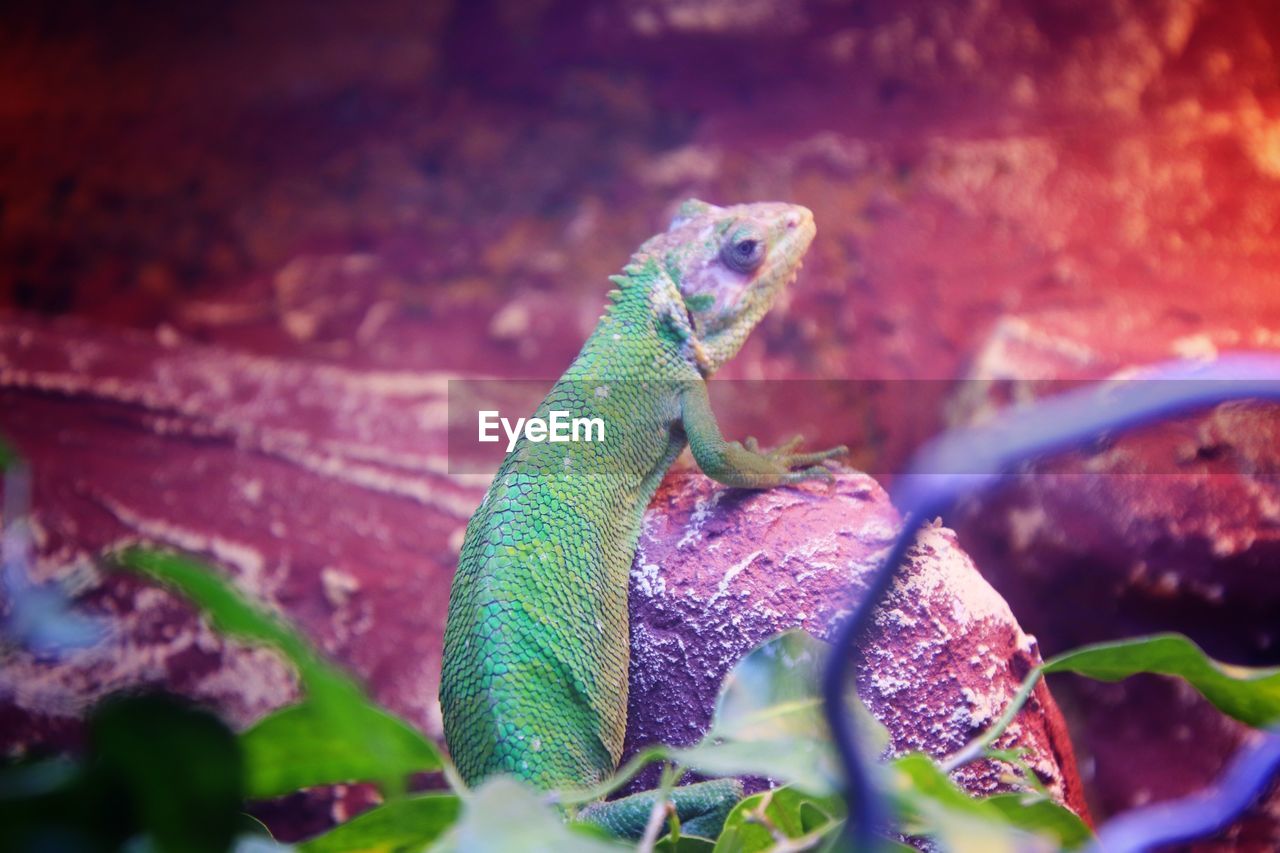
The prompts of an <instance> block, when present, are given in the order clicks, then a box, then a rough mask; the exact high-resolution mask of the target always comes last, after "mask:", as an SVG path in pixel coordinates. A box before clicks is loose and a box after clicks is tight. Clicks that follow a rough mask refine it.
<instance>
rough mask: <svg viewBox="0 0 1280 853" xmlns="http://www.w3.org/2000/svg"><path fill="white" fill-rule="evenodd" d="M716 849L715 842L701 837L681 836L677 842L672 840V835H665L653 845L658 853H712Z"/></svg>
mask: <svg viewBox="0 0 1280 853" xmlns="http://www.w3.org/2000/svg"><path fill="white" fill-rule="evenodd" d="M715 847H716V843H715V842H714V841H712V840H711V839H710V838H703V837H702V836H700V835H681V836H680V838H679V839H678V840H675V841H672V840H671V836H670V835H664V836H662V837H661V838H659V839H658V843H657V844H655V845H653V849H654V850H655V851H657V853H712V851H713V850H715Z"/></svg>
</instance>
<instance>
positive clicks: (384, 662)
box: [0, 321, 484, 837]
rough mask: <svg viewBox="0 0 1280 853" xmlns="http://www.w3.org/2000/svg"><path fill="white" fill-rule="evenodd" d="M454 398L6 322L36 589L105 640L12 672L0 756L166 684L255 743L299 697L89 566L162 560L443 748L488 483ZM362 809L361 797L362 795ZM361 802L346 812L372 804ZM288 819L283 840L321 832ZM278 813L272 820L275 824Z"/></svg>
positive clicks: (13, 419)
mask: <svg viewBox="0 0 1280 853" xmlns="http://www.w3.org/2000/svg"><path fill="white" fill-rule="evenodd" d="M444 407H445V402H444V380H443V379H442V378H439V377H435V376H431V375H422V374H412V375H410V374H401V373H389V372H376V371H374V372H370V371H353V370H349V369H345V368H338V367H326V366H323V365H316V364H312V363H306V362H296V361H289V360H281V359H274V358H269V357H262V356H253V355H248V354H243V353H239V354H237V353H233V352H229V351H227V350H225V349H220V348H214V347H202V346H192V345H180V346H179V345H172V344H171V342H170V343H169V344H166V343H164V342H163V338H162V339H161V340H157V339H156V338H155V337H153V336H147V335H141V334H136V333H135V334H121V333H119V332H118V331H117V332H103V331H102V330H99V329H94V328H90V327H86V326H84V325H83V324H80V323H70V322H64V323H60V324H55V325H52V326H50V325H48V324H44V323H15V322H11V321H0V431H3V433H4V434H5V436H6V437H7V438H8V439H9V440H11V441H12V443H13V444H15V445H16V446H17V447H18V448H19V449H20V451H21V452H22V453H23V454H24V455H25V456H26V457H27V458H28V459H29V460H30V461H31V464H32V467H33V471H34V476H35V483H34V497H33V500H34V521H35V527H36V535H37V545H38V548H39V559H38V562H37V566H36V575H37V578H38V579H40V580H45V579H49V578H60V579H62V580H64V581H66V582H68V583H69V584H70V585H71V587H72V588H73V589H74V590H75V593H76V604H77V606H78V607H79V608H81V609H82V610H84V611H85V612H88V613H94V614H101V615H103V616H105V617H108V618H109V620H110V622H111V624H112V625H113V629H114V630H113V633H112V635H111V637H110V638H109V639H108V640H107V642H106V643H105V644H103V645H101V646H99V647H97V648H94V649H90V650H86V651H83V652H77V653H73V654H71V655H70V656H69V657H68V658H67V659H65V660H63V661H61V662H53V661H48V660H39V659H35V658H33V657H31V656H29V655H26V654H23V653H17V654H13V655H9V656H6V658H5V659H4V661H3V662H2V663H0V750H3V752H4V753H5V754H9V755H13V754H21V753H23V752H25V751H27V750H30V749H37V750H47V749H54V748H60V747H66V746H69V745H72V744H74V743H75V742H76V740H77V738H78V736H79V728H78V725H77V718H78V715H79V714H80V713H82V712H83V710H84V709H85V708H86V707H87V706H88V705H89V704H90V703H92V702H93V701H94V700H96V699H97V698H99V697H101V696H102V695H104V694H105V693H107V692H110V691H112V690H117V689H125V688H137V687H143V686H164V687H168V688H171V689H175V690H178V691H180V692H182V693H184V694H187V695H189V696H192V697H193V698H196V699H198V700H200V701H203V702H207V703H211V704H213V705H214V706H216V707H217V708H218V709H219V710H220V711H221V712H222V713H224V714H225V715H226V716H227V718H228V719H229V720H230V721H232V722H233V723H235V724H239V725H245V724H248V723H249V722H251V721H253V720H254V719H256V718H257V717H259V716H261V715H262V714H264V713H266V712H267V711H269V710H271V709H272V708H275V707H277V706H279V705H281V704H284V703H285V702H287V701H289V700H290V699H291V698H292V697H293V696H294V695H295V691H296V688H295V685H294V683H293V679H292V676H291V675H290V673H289V671H288V669H287V668H286V667H285V666H284V665H283V664H282V663H281V662H280V661H278V660H277V659H276V658H275V657H273V656H272V655H271V654H270V653H267V652H264V651H261V650H251V649H245V648H242V647H239V646H237V645H235V644H229V643H227V642H225V641H224V640H222V639H221V638H219V637H218V636H216V635H215V634H213V633H212V632H211V631H210V630H209V629H208V628H207V627H205V626H204V625H202V624H201V623H200V622H199V620H197V619H196V618H195V617H194V616H193V614H192V612H191V610H190V609H189V608H188V607H186V606H185V605H183V604H181V603H179V602H177V601H176V600H175V599H173V598H172V597H171V596H170V595H168V594H166V593H164V592H162V591H160V590H157V589H154V588H150V587H146V586H144V585H142V584H140V583H139V582H137V581H136V580H134V579H132V578H130V577H125V576H121V575H118V574H104V573H103V572H102V571H101V570H100V569H98V568H97V567H96V565H95V559H96V557H97V555H98V554H100V553H101V551H102V550H103V549H106V548H110V547H114V546H116V545H119V544H122V543H124V542H127V541H131V540H135V539H143V540H146V541H148V542H152V543H156V544H159V545H164V546H170V547H175V548H181V549H186V550H190V551H194V552H196V553H199V554H202V555H204V556H205V557H207V558H208V559H210V560H211V561H212V562H214V563H216V564H217V565H219V566H221V567H222V568H224V569H226V570H227V571H228V572H229V573H230V574H231V576H232V577H233V578H234V580H235V582H236V583H237V585H238V586H240V587H241V588H242V589H244V590H245V591H247V592H248V593H250V594H252V595H254V596H255V597H257V598H258V599H260V600H262V601H264V602H266V603H267V604H268V605H270V606H273V607H277V608H279V609H280V610H281V611H282V612H283V613H284V614H285V615H287V616H288V617H289V618H290V619H291V620H293V621H294V622H295V623H297V624H298V625H299V626H300V627H301V628H302V629H303V630H304V631H305V632H306V633H307V634H308V635H309V636H310V637H311V638H312V639H313V640H314V641H315V642H316V643H317V644H318V645H319V646H320V647H321V648H323V649H324V650H325V651H326V652H328V653H329V654H330V655H332V656H333V657H334V658H336V659H337V660H339V661H341V662H342V663H344V664H346V665H347V666H349V667H350V668H351V669H352V670H353V671H355V672H356V673H357V674H358V675H359V676H361V677H362V678H363V679H364V680H365V681H366V682H368V683H369V685H370V687H371V689H372V690H373V693H374V695H375V696H376V697H377V698H378V699H379V700H381V701H382V702H383V703H385V704H386V705H388V706H389V707H391V708H393V709H394V710H395V711H397V712H398V713H400V714H402V715H404V716H405V717H406V718H408V719H409V720H411V721H413V722H414V723H415V724H417V725H418V726H420V727H422V728H423V729H425V730H426V731H427V732H429V733H430V734H431V735H433V736H435V737H437V738H438V737H439V736H440V718H439V706H438V703H437V701H436V690H437V685H438V683H439V676H440V638H441V635H442V633H443V628H444V613H445V604H446V601H447V597H448V590H449V578H450V577H451V576H452V573H453V569H454V565H455V561H456V545H454V546H453V547H452V548H451V546H450V543H456V542H457V541H460V538H461V531H462V529H463V526H464V525H465V523H466V519H467V517H468V515H469V514H470V511H471V509H472V508H473V507H474V505H475V504H476V503H477V502H478V501H479V497H480V494H481V493H482V490H483V487H484V483H482V482H478V481H477V478H475V477H458V478H452V477H450V476H448V474H447V473H446V467H447V466H446V464H445V461H444V443H445V435H444V428H443V424H444V414H443V410H444ZM365 794H367V792H365ZM365 794H362V793H361V792H360V791H359V789H358V788H357V789H348V790H340V791H339V792H338V793H337V801H336V803H335V806H334V811H333V812H332V813H333V814H334V815H339V814H342V813H344V812H343V810H344V809H346V808H347V807H348V806H347V805H346V802H347V801H348V800H352V801H353V802H355V803H357V804H359V803H366V804H367V801H368V799H367V796H365ZM313 805H314V804H313V803H310V804H309V803H303V802H299V803H295V804H294V806H295V807H294V808H292V809H285V810H284V811H285V813H286V816H287V821H286V822H285V823H277V824H274V825H275V826H277V827H285V832H286V835H287V836H288V837H292V836H293V835H295V834H297V833H296V832H290V831H289V828H290V827H292V828H296V829H297V830H299V831H305V830H308V829H310V830H312V831H314V830H315V829H319V828H322V827H323V826H324V825H325V824H326V822H327V821H326V818H325V815H324V814H323V813H321V814H320V815H314V814H313V816H312V817H309V818H306V819H304V820H300V818H299V816H300V815H302V814H305V813H307V812H308V810H310V811H311V812H314V811H315V809H314V808H312V806H313ZM277 813H279V810H277Z"/></svg>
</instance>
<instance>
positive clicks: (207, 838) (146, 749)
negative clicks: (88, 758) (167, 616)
mask: <svg viewBox="0 0 1280 853" xmlns="http://www.w3.org/2000/svg"><path fill="white" fill-rule="evenodd" d="M89 741H90V744H91V749H92V751H93V756H94V759H93V767H94V772H96V773H100V774H105V775H106V776H107V777H109V778H110V779H111V780H112V781H111V782H108V781H105V780H104V782H103V783H102V784H104V785H111V784H112V782H114V783H115V784H120V783H123V785H124V787H125V789H126V790H127V791H128V796H129V798H130V800H131V802H132V806H133V810H134V813H135V814H136V815H137V817H138V819H139V821H140V822H141V826H142V828H143V829H144V831H145V832H146V833H147V834H148V835H149V836H150V838H151V840H152V842H153V843H154V845H155V847H156V849H158V850H161V851H191V853H200V851H208V853H220V852H221V851H224V850H226V849H227V848H228V847H229V846H230V845H231V842H232V839H233V838H234V837H235V835H236V832H237V831H238V830H239V828H240V826H241V821H240V801H241V787H240V781H241V777H242V776H243V766H242V762H241V757H240V751H239V750H238V749H237V748H236V741H235V735H234V734H233V733H232V732H231V731H230V730H229V729H228V728H227V727H226V725H225V724H224V723H222V721H220V720H219V719H218V718H217V717H215V716H213V715H212V714H210V713H209V712H207V711H203V710H200V709H198V708H195V707H192V706H190V705H188V704H187V703H185V702H181V701H178V700H176V699H173V698H171V697H168V696H161V695H155V696H132V697H128V698H125V699H118V700H109V701H108V702H106V703H104V704H103V705H102V706H101V707H100V708H99V709H98V710H97V711H95V712H94V714H93V716H92V718H91V719H90V722H89Z"/></svg>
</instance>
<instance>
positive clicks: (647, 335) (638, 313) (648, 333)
mask: <svg viewBox="0 0 1280 853" xmlns="http://www.w3.org/2000/svg"><path fill="white" fill-rule="evenodd" d="M610 281H612V282H613V283H614V284H616V285H618V289H617V290H611V291H609V304H608V305H606V306H605V311H604V315H603V316H602V317H601V318H600V323H599V325H597V327H596V331H595V333H593V334H592V336H591V340H588V342H587V346H588V347H589V346H591V345H592V344H593V342H594V343H596V344H603V345H605V346H609V347H610V349H611V350H614V351H616V350H617V349H619V348H620V347H624V346H627V345H631V346H636V347H639V348H640V350H642V351H646V350H647V352H642V353H641V354H643V355H647V356H648V357H650V358H653V359H654V363H655V364H666V365H667V366H668V367H674V368H675V370H664V372H678V373H681V374H685V373H686V372H688V371H687V370H683V369H680V368H681V367H684V368H688V369H690V370H692V371H695V372H696V374H697V375H700V376H702V377H704V378H705V377H707V376H710V375H711V374H712V373H713V372H714V371H715V369H716V368H717V367H718V366H719V365H720V363H721V362H720V361H718V360H716V359H715V358H714V357H713V356H712V354H711V353H710V351H709V350H708V349H707V348H706V347H705V346H704V345H703V342H702V341H701V340H700V339H699V337H698V334H697V330H696V328H695V327H694V323H693V319H692V317H691V315H690V313H689V309H688V307H687V306H686V305H685V302H684V297H683V296H682V295H681V294H680V290H679V288H678V287H676V284H675V282H674V281H672V280H671V277H670V276H668V275H667V274H666V272H665V271H664V270H663V269H662V266H661V265H660V264H659V263H658V262H657V261H656V260H654V259H652V258H632V260H631V263H629V264H627V266H625V267H624V268H623V272H622V274H621V275H615V276H610ZM610 344H613V346H610ZM585 349H586V348H585V347H584V350H585ZM663 378H666V377H663Z"/></svg>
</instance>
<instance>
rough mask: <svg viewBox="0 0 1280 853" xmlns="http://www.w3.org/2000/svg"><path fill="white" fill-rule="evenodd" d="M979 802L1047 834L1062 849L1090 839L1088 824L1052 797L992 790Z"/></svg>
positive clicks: (1015, 824)
mask: <svg viewBox="0 0 1280 853" xmlns="http://www.w3.org/2000/svg"><path fill="white" fill-rule="evenodd" d="M983 802H984V803H988V804H989V805H992V806H995V807H996V809H998V810H999V811H1000V813H1001V814H1003V815H1004V817H1005V820H1007V821H1008V822H1009V823H1011V824H1013V825H1014V826H1016V827H1018V828H1019V829H1025V830H1029V831H1031V832H1036V833H1038V834H1040V835H1048V836H1051V837H1052V838H1054V839H1055V840H1056V841H1057V843H1058V846H1059V847H1061V848H1063V849H1064V850H1075V849H1076V848H1078V847H1083V846H1084V845H1086V844H1088V843H1089V842H1090V841H1092V840H1093V832H1092V830H1090V829H1089V826H1088V824H1086V823H1085V822H1084V821H1083V820H1081V819H1080V816H1079V815H1077V814H1076V813H1075V812H1073V811H1071V809H1069V808H1067V807H1066V806H1061V805H1058V804H1057V803H1055V802H1054V801H1053V800H1046V799H1044V798H1043V797H1033V798H1028V797H1027V796H1025V795H1023V794H995V795H994V796H990V797H987V798H985V799H984V800H983Z"/></svg>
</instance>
